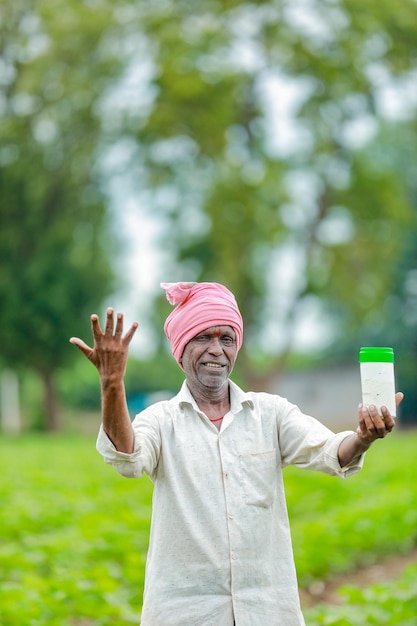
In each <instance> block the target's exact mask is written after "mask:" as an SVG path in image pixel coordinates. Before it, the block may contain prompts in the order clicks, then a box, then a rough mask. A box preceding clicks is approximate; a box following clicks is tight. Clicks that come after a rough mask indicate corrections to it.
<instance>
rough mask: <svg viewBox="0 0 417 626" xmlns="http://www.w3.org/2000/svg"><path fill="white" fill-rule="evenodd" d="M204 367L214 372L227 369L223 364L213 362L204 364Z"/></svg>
mask: <svg viewBox="0 0 417 626" xmlns="http://www.w3.org/2000/svg"><path fill="white" fill-rule="evenodd" d="M203 365H204V367H208V368H209V369H213V370H220V369H222V368H223V367H226V366H225V365H223V364H222V363H215V362H213V361H207V362H205V363H203Z"/></svg>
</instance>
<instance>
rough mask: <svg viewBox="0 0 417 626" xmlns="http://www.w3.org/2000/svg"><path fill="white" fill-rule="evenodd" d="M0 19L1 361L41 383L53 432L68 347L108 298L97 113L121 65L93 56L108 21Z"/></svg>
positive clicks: (78, 16) (16, 10) (69, 15)
mask: <svg viewBox="0 0 417 626" xmlns="http://www.w3.org/2000/svg"><path fill="white" fill-rule="evenodd" d="M0 18H1V39H0V41H1V43H0V67H1V68H2V69H1V75H2V78H1V85H0V134H1V137H2V144H1V147H0V195H1V199H2V201H1V206H0V327H1V329H2V332H1V361H2V362H3V364H5V365H6V366H7V367H9V368H11V367H13V368H20V369H21V368H31V369H34V370H36V371H37V372H38V373H39V374H40V376H41V379H42V381H43V383H44V385H45V403H46V406H45V408H44V410H43V415H46V423H47V426H48V427H49V428H56V427H58V425H59V424H58V407H57V400H56V393H55V385H56V380H55V378H56V372H57V370H58V368H60V367H62V366H63V365H65V364H67V363H68V362H70V360H71V358H72V357H73V352H74V351H73V350H72V349H71V348H70V347H69V344H68V338H69V336H70V335H72V334H77V333H83V334H85V332H86V328H88V326H87V325H88V315H89V313H90V312H91V309H92V307H96V306H97V304H98V303H100V302H101V301H102V300H103V298H104V297H105V296H106V295H107V294H108V293H109V291H110V290H111V289H112V269H111V262H112V256H113V255H114V251H115V247H114V244H113V241H112V239H113V240H114V237H112V239H111V238H110V233H109V231H108V227H109V220H108V215H107V207H106V203H105V200H104V196H103V192H102V190H101V189H100V184H99V179H98V175H97V172H96V159H97V148H98V142H99V138H100V137H101V132H102V127H101V126H102V122H101V120H100V117H99V116H98V115H97V111H96V108H97V104H98V100H99V98H100V97H101V96H102V93H103V89H105V88H106V85H107V84H108V83H109V82H110V81H111V80H113V75H114V71H115V69H116V66H117V65H119V66H120V63H119V61H118V59H117V58H116V57H115V56H114V54H111V53H110V52H109V51H108V49H107V48H106V47H105V46H103V45H102V44H100V42H101V39H102V35H103V27H104V26H105V25H106V24H107V25H108V23H109V19H110V18H111V15H109V12H108V11H107V12H100V13H99V14H97V12H96V11H95V10H94V9H93V8H91V7H90V8H89V7H88V6H87V5H86V4H85V3H83V2H78V3H70V4H68V3H62V2H38V3H32V2H29V3H28V2H21V1H19V0H17V1H15V0H13V2H11V1H10V2H4V3H2V5H1V8H0ZM81 24H82V28H81V27H80V25H81ZM94 50H95V51H94ZM93 51H94V52H93ZM87 60H88V62H87ZM94 76H95V77H96V80H93V79H92V78H93V77H94Z"/></svg>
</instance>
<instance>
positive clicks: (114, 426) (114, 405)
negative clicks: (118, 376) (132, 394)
mask: <svg viewBox="0 0 417 626" xmlns="http://www.w3.org/2000/svg"><path fill="white" fill-rule="evenodd" d="M101 408H102V421H103V429H104V431H105V433H106V435H107V436H108V437H109V439H110V441H111V442H112V444H113V445H114V447H115V448H116V450H118V451H119V452H126V453H127V454H131V453H132V452H133V447H134V434H133V429H132V424H131V421H130V416H129V411H128V408H127V402H126V393H125V387H124V383H123V380H120V381H107V382H105V381H101Z"/></svg>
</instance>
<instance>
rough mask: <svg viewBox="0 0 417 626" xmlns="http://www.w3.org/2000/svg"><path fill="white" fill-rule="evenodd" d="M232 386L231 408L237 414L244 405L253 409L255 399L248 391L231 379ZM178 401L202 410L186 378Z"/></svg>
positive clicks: (180, 403)
mask: <svg viewBox="0 0 417 626" xmlns="http://www.w3.org/2000/svg"><path fill="white" fill-rule="evenodd" d="M229 386H230V410H231V412H232V413H234V414H236V413H238V412H239V411H241V410H242V408H244V407H248V408H250V409H252V410H253V408H254V404H253V400H252V399H251V398H250V396H249V394H248V393H245V392H244V391H243V390H242V389H241V388H240V387H239V386H238V385H236V383H234V382H233V381H232V380H230V379H229ZM177 401H178V404H179V406H184V405H191V406H192V407H193V408H194V409H195V410H196V411H200V409H199V408H198V405H197V402H196V401H195V400H194V397H193V396H192V394H191V391H190V390H189V389H188V386H187V382H186V381H185V380H184V382H183V384H182V387H181V389H180V391H179V392H178V394H177Z"/></svg>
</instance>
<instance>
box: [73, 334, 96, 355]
mask: <svg viewBox="0 0 417 626" xmlns="http://www.w3.org/2000/svg"><path fill="white" fill-rule="evenodd" d="M69 341H70V343H72V345H73V346H76V347H77V348H78V349H79V350H81V352H83V354H85V355H86V356H87V357H88V358H90V356H91V354H92V353H93V349H92V348H90V346H88V345H87V344H86V343H85V342H84V341H83V340H82V339H80V338H79V337H71V338H70V340H69Z"/></svg>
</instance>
